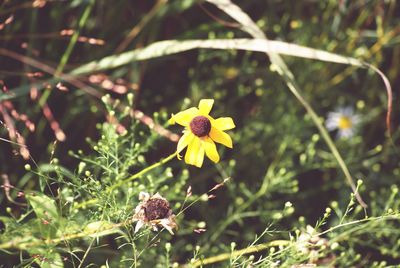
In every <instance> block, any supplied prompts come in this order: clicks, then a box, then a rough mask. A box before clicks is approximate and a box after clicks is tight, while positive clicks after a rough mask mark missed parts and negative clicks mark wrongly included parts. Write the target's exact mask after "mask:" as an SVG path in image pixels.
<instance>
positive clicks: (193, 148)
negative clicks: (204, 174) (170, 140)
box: [185, 137, 204, 167]
mask: <svg viewBox="0 0 400 268" xmlns="http://www.w3.org/2000/svg"><path fill="white" fill-rule="evenodd" d="M203 160H204V148H203V146H201V142H200V139H199V138H197V137H195V138H194V139H193V140H192V142H191V143H189V146H188V148H187V150H186V154H185V162H186V163H187V164H189V165H194V166H196V167H201V166H202V165H203Z"/></svg>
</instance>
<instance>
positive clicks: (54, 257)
mask: <svg viewBox="0 0 400 268" xmlns="http://www.w3.org/2000/svg"><path fill="white" fill-rule="evenodd" d="M28 252H29V254H30V255H31V256H32V257H33V258H34V259H35V262H36V263H37V264H38V265H40V267H41V268H61V267H64V263H63V261H62V259H61V255H60V254H59V253H58V252H56V251H55V250H54V249H53V248H40V247H37V248H33V249H28Z"/></svg>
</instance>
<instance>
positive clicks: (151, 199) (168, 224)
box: [133, 192, 178, 234]
mask: <svg viewBox="0 0 400 268" xmlns="http://www.w3.org/2000/svg"><path fill="white" fill-rule="evenodd" d="M139 200H140V201H141V202H140V203H139V205H137V206H136V208H135V215H133V220H134V221H137V223H136V226H135V233H136V232H138V231H139V230H140V228H142V227H143V226H144V225H150V226H151V227H152V228H153V230H154V231H157V230H158V227H159V226H162V227H164V228H165V229H167V231H168V232H170V234H174V232H173V231H172V229H174V228H175V229H178V225H177V224H176V221H175V215H174V214H173V213H172V210H171V207H170V205H169V202H168V201H167V200H166V199H165V198H163V197H162V196H161V195H160V194H159V193H156V194H155V195H152V196H150V194H149V193H146V192H140V193H139Z"/></svg>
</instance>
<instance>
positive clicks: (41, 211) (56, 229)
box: [26, 193, 62, 239]
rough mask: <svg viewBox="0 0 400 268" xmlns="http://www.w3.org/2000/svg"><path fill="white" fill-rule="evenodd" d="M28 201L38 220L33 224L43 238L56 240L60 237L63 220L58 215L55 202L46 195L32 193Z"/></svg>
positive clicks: (27, 197) (28, 195)
mask: <svg viewBox="0 0 400 268" xmlns="http://www.w3.org/2000/svg"><path fill="white" fill-rule="evenodd" d="M26 199H27V200H28V201H29V203H30V205H31V206H32V208H33V210H34V211H35V214H36V216H37V219H36V220H35V222H34V223H32V224H31V226H32V228H35V230H36V231H38V232H39V233H40V234H41V236H42V237H43V238H47V239H49V238H55V237H57V236H58V235H60V226H61V221H62V218H61V217H60V216H59V214H58V210H57V207H56V204H55V201H54V200H53V199H51V198H50V197H48V196H46V195H42V194H39V193H30V194H27V195H26Z"/></svg>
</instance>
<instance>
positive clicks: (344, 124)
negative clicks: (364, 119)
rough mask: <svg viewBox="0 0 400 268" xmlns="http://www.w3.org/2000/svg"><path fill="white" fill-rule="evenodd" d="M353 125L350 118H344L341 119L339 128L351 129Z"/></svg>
mask: <svg viewBox="0 0 400 268" xmlns="http://www.w3.org/2000/svg"><path fill="white" fill-rule="evenodd" d="M351 126H352V123H351V119H350V118H348V117H347V116H342V117H340V118H339V122H338V127H339V129H349V128H351Z"/></svg>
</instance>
